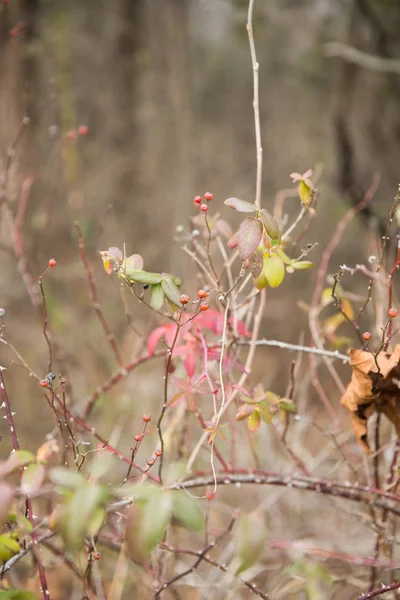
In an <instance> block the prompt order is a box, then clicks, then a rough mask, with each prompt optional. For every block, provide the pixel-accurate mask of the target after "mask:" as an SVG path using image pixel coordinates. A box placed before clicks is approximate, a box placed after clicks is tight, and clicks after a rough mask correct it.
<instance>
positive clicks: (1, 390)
mask: <svg viewBox="0 0 400 600" xmlns="http://www.w3.org/2000/svg"><path fill="white" fill-rule="evenodd" d="M3 371H4V367H2V366H1V365H0V397H1V400H2V406H3V408H4V410H5V413H6V420H7V425H8V430H9V432H10V437H11V443H12V446H13V450H14V452H17V451H18V450H19V449H20V446H19V441H18V436H17V432H16V430H15V425H14V418H13V414H12V411H11V408H10V403H9V400H8V395H7V390H6V386H5V382H4V376H3ZM20 473H21V476H22V473H23V468H22V469H21V471H20ZM26 512H27V517H28V519H29V522H30V524H31V525H32V533H31V537H32V548H33V549H34V551H35V558H36V562H37V566H38V571H39V579H40V585H41V591H42V594H43V598H44V600H50V593H49V589H48V586H47V579H46V571H45V569H44V565H43V562H42V560H41V558H40V556H39V553H38V552H37V551H36V550H37V549H38V546H39V542H38V538H37V534H36V531H35V521H34V518H33V511H32V500H31V499H30V497H29V496H27V497H26Z"/></svg>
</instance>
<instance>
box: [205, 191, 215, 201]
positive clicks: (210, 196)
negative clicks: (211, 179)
mask: <svg viewBox="0 0 400 600" xmlns="http://www.w3.org/2000/svg"><path fill="white" fill-rule="evenodd" d="M204 198H205V199H206V200H207V202H209V201H210V200H212V199H213V198H214V194H212V193H211V192H206V193H205V194H204Z"/></svg>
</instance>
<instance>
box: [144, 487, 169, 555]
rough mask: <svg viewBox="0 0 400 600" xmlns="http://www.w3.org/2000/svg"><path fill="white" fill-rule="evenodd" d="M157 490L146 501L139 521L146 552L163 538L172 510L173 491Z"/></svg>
mask: <svg viewBox="0 0 400 600" xmlns="http://www.w3.org/2000/svg"><path fill="white" fill-rule="evenodd" d="M157 491H158V492H159V493H158V494H156V493H154V494H153V495H152V496H151V497H150V499H149V501H148V502H146V504H145V506H144V514H143V520H142V523H141V539H142V541H143V544H144V547H145V548H146V550H147V551H148V552H151V550H153V549H154V548H155V547H156V546H157V544H158V543H159V542H161V540H162V539H163V537H164V533H165V530H166V528H167V525H168V523H169V520H170V518H171V512H172V493H173V492H167V491H164V490H157Z"/></svg>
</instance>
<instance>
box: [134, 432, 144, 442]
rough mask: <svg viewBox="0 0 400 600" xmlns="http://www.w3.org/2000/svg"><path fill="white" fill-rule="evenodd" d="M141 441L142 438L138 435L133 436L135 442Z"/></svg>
mask: <svg viewBox="0 0 400 600" xmlns="http://www.w3.org/2000/svg"><path fill="white" fill-rule="evenodd" d="M142 439H143V436H142V435H141V434H140V433H138V435H135V442H141V441H142Z"/></svg>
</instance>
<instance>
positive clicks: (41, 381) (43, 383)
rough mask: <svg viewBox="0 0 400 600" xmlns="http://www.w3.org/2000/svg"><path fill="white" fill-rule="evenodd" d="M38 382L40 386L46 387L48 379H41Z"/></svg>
mask: <svg viewBox="0 0 400 600" xmlns="http://www.w3.org/2000/svg"><path fill="white" fill-rule="evenodd" d="M39 384H40V385H41V386H42V387H47V386H48V385H49V380H48V379H41V380H40V381H39Z"/></svg>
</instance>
